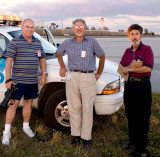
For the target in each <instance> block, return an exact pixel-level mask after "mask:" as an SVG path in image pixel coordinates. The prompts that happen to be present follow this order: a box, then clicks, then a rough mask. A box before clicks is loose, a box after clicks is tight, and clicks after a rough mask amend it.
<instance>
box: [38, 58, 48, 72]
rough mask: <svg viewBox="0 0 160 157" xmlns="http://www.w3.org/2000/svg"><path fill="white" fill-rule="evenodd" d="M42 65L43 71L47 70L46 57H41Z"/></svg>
mask: <svg viewBox="0 0 160 157" xmlns="http://www.w3.org/2000/svg"><path fill="white" fill-rule="evenodd" d="M39 62H40V67H41V72H46V67H47V66H46V59H45V58H41V59H40V61H39Z"/></svg>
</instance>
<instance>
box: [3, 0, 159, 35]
mask: <svg viewBox="0 0 160 157" xmlns="http://www.w3.org/2000/svg"><path fill="white" fill-rule="evenodd" d="M0 14H7V15H8V14H9V15H18V16H20V17H21V18H22V19H25V18H32V19H34V20H35V21H36V22H39V23H40V25H45V26H50V23H56V24H58V25H59V28H65V27H71V26H72V21H73V20H74V19H76V18H83V19H84V20H85V21H86V23H87V26H88V27H89V28H91V27H92V26H94V27H96V28H100V26H101V18H104V26H106V27H108V28H109V30H127V29H128V27H129V26H130V25H131V24H134V23H138V24H140V25H141V26H142V27H143V28H144V29H145V28H146V29H148V31H149V32H151V31H152V32H155V33H160V0H3V1H2V0H1V1H0Z"/></svg>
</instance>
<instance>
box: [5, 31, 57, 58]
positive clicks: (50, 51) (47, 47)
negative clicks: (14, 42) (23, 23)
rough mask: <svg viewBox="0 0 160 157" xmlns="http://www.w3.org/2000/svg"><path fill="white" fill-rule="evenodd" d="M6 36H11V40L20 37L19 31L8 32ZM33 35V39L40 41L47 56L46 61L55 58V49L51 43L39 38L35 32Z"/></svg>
mask: <svg viewBox="0 0 160 157" xmlns="http://www.w3.org/2000/svg"><path fill="white" fill-rule="evenodd" d="M8 34H9V35H10V36H12V37H13V38H15V37H18V36H20V35H21V30H16V31H12V32H8ZM33 35H34V37H35V38H38V39H39V40H40V41H41V43H42V46H43V49H44V51H45V53H46V55H47V59H51V58H53V57H54V58H55V56H56V55H55V54H56V50H57V48H56V47H55V46H53V45H52V44H51V43H49V42H48V41H47V40H46V39H44V38H43V37H41V36H40V35H39V34H37V33H36V32H35V33H34V34H33Z"/></svg>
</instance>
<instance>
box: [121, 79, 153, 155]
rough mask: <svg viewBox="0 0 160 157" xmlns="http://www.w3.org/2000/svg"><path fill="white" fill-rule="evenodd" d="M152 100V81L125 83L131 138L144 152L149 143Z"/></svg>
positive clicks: (140, 150)
mask: <svg viewBox="0 0 160 157" xmlns="http://www.w3.org/2000/svg"><path fill="white" fill-rule="evenodd" d="M151 102H152V92H151V83H150V81H145V82H126V83H125V90H124V105H125V112H126V116H127V118H128V129H129V140H130V142H131V143H132V144H133V145H134V147H135V149H136V151H139V152H144V151H145V149H146V147H147V144H148V131H149V121H150V115H151Z"/></svg>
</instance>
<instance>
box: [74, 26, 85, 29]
mask: <svg viewBox="0 0 160 157" xmlns="http://www.w3.org/2000/svg"><path fill="white" fill-rule="evenodd" d="M84 27H85V26H84V25H81V26H74V28H75V29H78V28H80V29H83V28H84Z"/></svg>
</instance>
